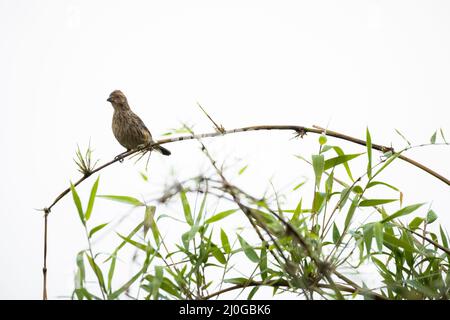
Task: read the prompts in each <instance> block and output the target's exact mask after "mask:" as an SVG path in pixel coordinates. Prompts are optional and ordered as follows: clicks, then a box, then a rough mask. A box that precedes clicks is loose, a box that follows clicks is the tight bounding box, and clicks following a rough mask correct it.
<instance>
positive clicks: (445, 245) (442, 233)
mask: <svg viewBox="0 0 450 320" xmlns="http://www.w3.org/2000/svg"><path fill="white" fill-rule="evenodd" d="M439 233H440V234H441V239H442V244H443V245H444V247H446V248H448V240H447V237H446V235H445V231H444V229H442V226H439Z"/></svg>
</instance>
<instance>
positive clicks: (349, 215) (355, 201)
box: [344, 197, 358, 230]
mask: <svg viewBox="0 0 450 320" xmlns="http://www.w3.org/2000/svg"><path fill="white" fill-rule="evenodd" d="M357 206H358V197H354V198H353V201H352V204H351V206H350V208H349V209H348V212H347V216H346V217H345V223H344V230H347V228H348V226H349V225H350V222H351V221H352V218H353V215H354V214H355V210H356V207H357Z"/></svg>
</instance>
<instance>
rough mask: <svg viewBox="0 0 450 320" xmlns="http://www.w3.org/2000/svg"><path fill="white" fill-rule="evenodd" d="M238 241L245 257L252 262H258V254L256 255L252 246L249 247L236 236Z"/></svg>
mask: <svg viewBox="0 0 450 320" xmlns="http://www.w3.org/2000/svg"><path fill="white" fill-rule="evenodd" d="M237 237H238V239H239V243H240V244H241V247H242V250H244V253H245V255H246V256H247V258H249V259H250V261H252V262H255V263H256V262H259V257H258V254H257V253H256V251H255V249H253V247H252V246H250V245H249V244H248V243H247V241H245V240H244V239H243V238H242V237H241V236H240V235H237Z"/></svg>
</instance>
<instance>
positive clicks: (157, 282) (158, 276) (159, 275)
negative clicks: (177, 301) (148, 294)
mask: <svg viewBox="0 0 450 320" xmlns="http://www.w3.org/2000/svg"><path fill="white" fill-rule="evenodd" d="M163 277H164V269H163V267H161V266H155V277H154V278H153V283H152V287H153V292H152V296H153V299H155V300H156V299H158V295H159V288H160V286H161V284H162V282H163Z"/></svg>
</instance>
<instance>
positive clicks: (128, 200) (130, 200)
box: [97, 195, 145, 207]
mask: <svg viewBox="0 0 450 320" xmlns="http://www.w3.org/2000/svg"><path fill="white" fill-rule="evenodd" d="M97 197H99V198H104V199H109V200H113V201H117V202H122V203H126V204H130V205H132V206H135V207H140V206H144V205H145V204H144V203H142V202H141V201H139V200H138V199H136V198H133V197H128V196H114V195H98V196H97Z"/></svg>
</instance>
